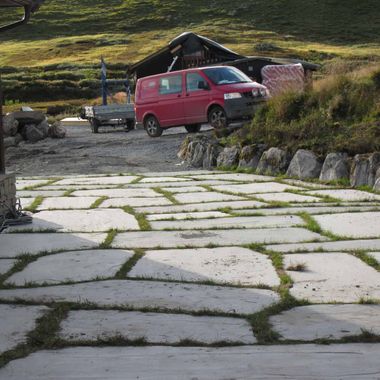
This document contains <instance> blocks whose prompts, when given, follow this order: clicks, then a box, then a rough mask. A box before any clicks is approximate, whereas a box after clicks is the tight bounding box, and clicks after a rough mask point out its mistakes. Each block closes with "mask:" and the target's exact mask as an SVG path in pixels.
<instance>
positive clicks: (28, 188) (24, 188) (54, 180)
mask: <svg viewBox="0 0 380 380" xmlns="http://www.w3.org/2000/svg"><path fill="white" fill-rule="evenodd" d="M62 179H63V178H62V177H59V178H51V179H49V180H47V182H46V183H44V184H39V185H33V186H26V187H23V188H22V191H29V190H37V189H41V188H43V187H45V186H50V185H54V184H55V183H56V182H58V181H60V180H62Z"/></svg>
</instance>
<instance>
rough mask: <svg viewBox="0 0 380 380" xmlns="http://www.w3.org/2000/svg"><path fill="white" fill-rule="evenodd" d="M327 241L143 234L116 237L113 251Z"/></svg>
mask: <svg viewBox="0 0 380 380" xmlns="http://www.w3.org/2000/svg"><path fill="white" fill-rule="evenodd" d="M316 239H317V240H322V241H323V240H326V238H324V237H323V236H321V235H319V234H316V233H314V232H310V231H308V230H306V229H304V228H266V229H248V228H247V229H243V230H238V229H228V230H202V231H161V232H159V233H157V231H141V232H124V233H119V234H117V235H116V237H115V240H114V241H113V243H112V247H113V248H157V247H162V248H182V247H184V248H185V247H206V246H208V245H215V246H229V245H244V244H251V243H260V244H271V243H280V242H288V243H291V242H302V241H312V240H316Z"/></svg>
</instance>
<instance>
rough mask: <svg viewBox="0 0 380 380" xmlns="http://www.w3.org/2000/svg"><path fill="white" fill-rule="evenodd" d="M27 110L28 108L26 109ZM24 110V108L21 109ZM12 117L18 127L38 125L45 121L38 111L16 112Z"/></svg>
mask: <svg viewBox="0 0 380 380" xmlns="http://www.w3.org/2000/svg"><path fill="white" fill-rule="evenodd" d="M28 108H29V107H28ZM23 109H26V108H23ZM13 117H14V118H15V119H16V120H17V121H18V122H19V125H20V126H24V125H27V124H35V125H38V124H40V123H42V122H43V121H44V120H46V117H45V115H44V114H43V113H42V112H40V111H33V110H31V109H30V110H28V111H17V112H13Z"/></svg>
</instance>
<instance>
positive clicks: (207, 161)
mask: <svg viewBox="0 0 380 380" xmlns="http://www.w3.org/2000/svg"><path fill="white" fill-rule="evenodd" d="M221 151H222V148H221V147H220V146H219V145H217V144H208V145H207V149H206V154H205V156H204V159H203V168H204V169H211V168H215V167H216V165H217V164H218V156H219V154H220V152H221Z"/></svg>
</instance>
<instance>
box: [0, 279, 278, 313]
mask: <svg viewBox="0 0 380 380" xmlns="http://www.w3.org/2000/svg"><path fill="white" fill-rule="evenodd" d="M0 299H2V300H6V301H12V300H15V299H17V300H26V301H33V302H36V303H50V302H76V303H81V304H83V303H84V304H87V303H94V304H96V305H98V306H119V307H133V308H152V309H153V308H161V309H164V310H173V311H177V310H184V311H204V310H207V311H210V312H221V313H227V314H252V313H256V312H258V311H260V310H262V309H263V308H265V307H268V306H270V305H272V304H273V303H276V302H278V301H279V296H278V294H277V293H275V292H273V291H271V290H265V289H253V288H229V287H225V286H209V285H195V284H181V283H172V282H157V281H131V280H110V281H96V282H86V283H81V284H75V285H58V286H50V287H41V288H24V289H11V290H0Z"/></svg>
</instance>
